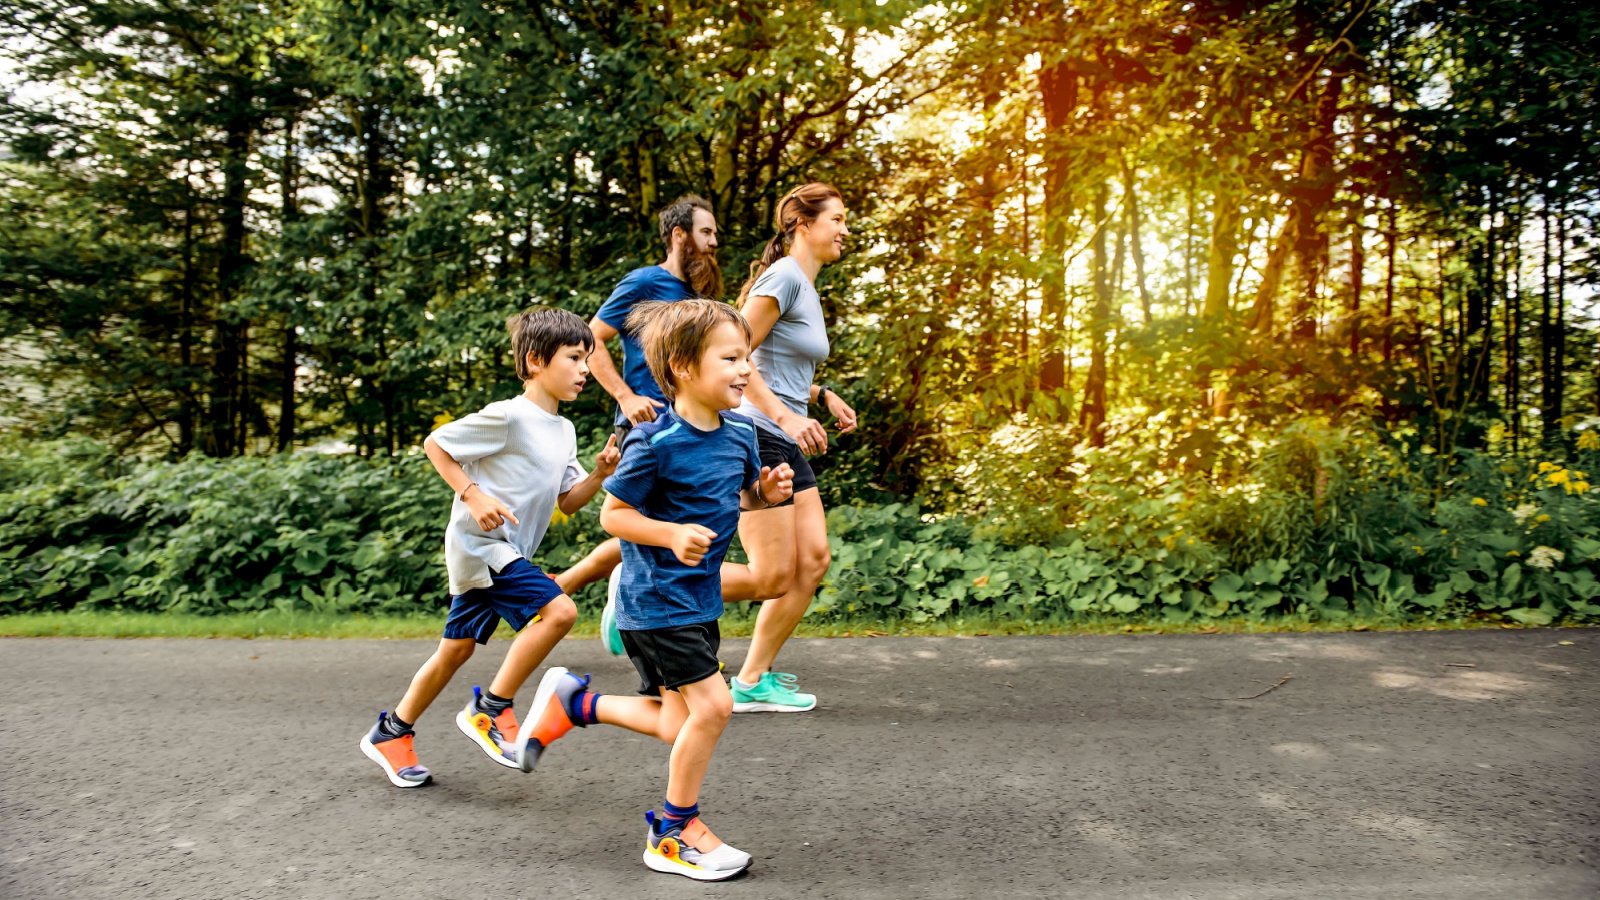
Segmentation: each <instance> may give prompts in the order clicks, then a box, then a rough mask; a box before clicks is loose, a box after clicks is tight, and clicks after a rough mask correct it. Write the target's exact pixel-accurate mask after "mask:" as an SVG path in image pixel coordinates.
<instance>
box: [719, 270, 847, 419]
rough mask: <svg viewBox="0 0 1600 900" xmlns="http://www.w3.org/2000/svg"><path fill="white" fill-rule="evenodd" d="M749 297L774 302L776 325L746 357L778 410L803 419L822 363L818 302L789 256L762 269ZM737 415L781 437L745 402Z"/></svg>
mask: <svg viewBox="0 0 1600 900" xmlns="http://www.w3.org/2000/svg"><path fill="white" fill-rule="evenodd" d="M750 296H752V297H772V298H774V299H775V300H777V301H778V321H777V322H776V323H774V324H773V326H772V331H771V332H769V333H768V334H767V339H766V340H764V341H762V342H761V346H759V347H757V348H756V349H755V352H754V353H752V354H751V359H752V360H753V361H754V362H755V365H756V369H757V371H759V372H760V373H761V378H762V380H763V381H765V382H766V383H767V387H769V388H771V389H772V392H773V393H774V394H777V395H778V399H779V400H782V401H783V405H785V406H787V407H789V408H790V409H791V410H793V411H794V412H796V413H797V414H799V415H802V416H803V415H805V414H806V404H808V403H809V402H810V400H811V383H812V379H813V378H814V377H815V376H816V374H817V365H818V364H819V363H821V362H822V361H823V360H825V359H827V358H828V331H827V328H826V327H825V326H824V325H823V322H822V298H820V297H818V296H817V289H816V287H815V286H814V285H812V283H811V279H809V278H807V277H806V273H805V272H804V271H802V270H801V268H800V264H799V263H797V262H795V261H794V258H793V257H789V256H785V257H784V258H783V259H780V260H778V261H777V262H775V263H773V264H772V265H770V266H768V267H767V270H766V271H765V272H762V273H761V277H759V278H757V279H756V283H755V284H753V285H751V286H750ZM738 412H740V413H742V414H744V415H747V416H749V417H751V418H752V419H754V420H755V422H756V424H757V425H761V426H763V427H765V428H767V430H768V431H773V432H777V433H780V434H781V433H782V431H781V429H779V428H778V426H777V423H776V422H774V421H772V419H770V418H768V417H767V414H766V413H763V412H762V411H761V410H759V409H757V408H756V406H755V404H753V403H751V402H750V398H748V397H746V398H745V400H744V402H743V403H741V404H740V405H739V409H738Z"/></svg>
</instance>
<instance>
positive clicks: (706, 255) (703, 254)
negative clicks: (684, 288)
mask: <svg viewBox="0 0 1600 900" xmlns="http://www.w3.org/2000/svg"><path fill="white" fill-rule="evenodd" d="M684 249H685V250H687V251H688V253H687V255H686V256H685V257H684V260H683V276H684V278H685V280H687V281H688V282H689V287H691V288H693V289H694V292H695V295H696V296H698V297H704V298H706V299H707V300H720V299H722V269H721V268H720V267H718V266H717V254H716V251H714V250H710V251H708V250H701V249H699V248H698V247H695V246H694V245H692V244H691V245H689V246H687V247H685V248H684Z"/></svg>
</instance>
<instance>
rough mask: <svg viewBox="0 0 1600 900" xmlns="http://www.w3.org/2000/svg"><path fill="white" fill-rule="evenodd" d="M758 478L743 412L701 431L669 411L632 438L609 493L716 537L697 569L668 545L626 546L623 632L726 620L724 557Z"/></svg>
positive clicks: (620, 596) (620, 603)
mask: <svg viewBox="0 0 1600 900" xmlns="http://www.w3.org/2000/svg"><path fill="white" fill-rule="evenodd" d="M760 476H761V457H760V456H759V455H758V454H757V452H756V432H755V425H754V424H753V423H752V422H751V421H750V420H749V419H747V418H745V417H744V416H741V415H738V414H737V413H726V412H725V413H723V414H722V426H721V427H720V428H717V429H715V430H713V431H701V430H700V429H698V428H696V427H694V426H693V425H691V424H689V423H688V422H686V421H684V420H683V419H681V418H679V417H678V414H677V411H676V410H674V409H672V408H671V407H670V406H669V407H667V408H666V409H664V410H662V411H661V415H659V416H657V417H656V419H655V421H653V422H645V423H642V424H640V425H637V426H635V427H634V428H633V430H632V431H630V432H628V437H627V438H626V439H625V440H624V441H623V442H622V462H621V463H620V464H619V465H618V466H617V471H616V472H615V473H613V474H612V476H611V477H610V478H607V479H606V481H605V489H606V491H607V492H608V493H610V494H611V495H612V496H613V497H616V498H617V499H618V500H621V501H622V502H623V503H626V504H628V505H629V506H631V507H633V508H634V509H637V510H638V511H639V512H641V513H643V514H644V515H645V516H646V517H648V518H651V519H655V520H657V521H661V522H673V523H675V524H680V525H683V524H694V525H703V526H705V527H706V528H709V529H711V530H712V531H714V532H716V535H717V536H716V539H715V540H713V541H712V542H711V547H710V549H709V550H708V551H707V552H706V556H705V558H704V559H702V560H701V561H700V564H699V565H696V566H686V565H684V564H683V563H681V562H679V561H678V558H677V557H676V556H674V555H673V553H672V551H671V550H670V549H668V548H666V547H645V546H641V545H639V544H634V543H632V542H629V541H623V542H622V583H621V584H620V585H619V586H618V589H617V609H616V614H617V627H618V628H621V629H624V630H626V631H648V630H651V629H655V628H673V627H676V626H679V625H698V624H700V623H702V622H710V621H713V620H715V619H716V618H717V617H719V616H721V615H722V573H721V567H722V557H723V555H724V554H726V553H727V552H728V544H729V542H731V541H732V540H733V534H734V532H735V531H737V530H738V528H739V492H740V491H741V490H743V489H745V488H747V487H749V486H750V485H751V484H752V483H754V482H755V480H756V479H757V478H759V477H760Z"/></svg>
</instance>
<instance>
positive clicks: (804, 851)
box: [0, 630, 1600, 900]
mask: <svg viewBox="0 0 1600 900" xmlns="http://www.w3.org/2000/svg"><path fill="white" fill-rule="evenodd" d="M431 646H432V644H431V642H417V641H234V640H218V641H206V640H136V641H109V640H99V641H96V640H61V639H51V640H0V685H3V686H4V688H3V695H0V696H3V699H0V760H3V766H0V897H4V898H30V900H31V898H47V897H71V898H111V897H115V898H119V900H126V898H147V897H148V898H167V897H181V898H190V897H197V898H209V897H230V898H232V897H273V898H276V897H296V898H301V897H304V898H321V897H394V898H407V897H496V898H499V897H528V898H542V897H558V896H560V897H630V898H631V897H664V898H677V897H685V898H689V897H702V896H707V895H710V896H721V897H738V898H746V897H780V898H789V897H850V898H924V897H926V898H945V897H951V898H953V897H962V898H966V897H1051V898H1057V897H1083V898H1102V897H1104V898H1207V900H1212V898H1218V900H1220V898H1230V900H1231V898H1239V900H1258V898H1261V900H1264V898H1323V897H1329V898H1332V897H1357V898H1399V897H1407V898H1418V897H1420V898H1435V897H1437V898H1447V897H1448V898H1452V900H1461V898H1496V900H1506V898H1537V900H1544V898H1586V900H1587V898H1593V897H1596V896H1600V872H1597V869H1600V777H1597V774H1600V746H1597V738H1600V728H1597V725H1600V703H1597V700H1600V696H1597V695H1600V631H1596V630H1565V631H1549V630H1545V631H1516V632H1489V631H1478V632H1440V633H1409V634H1350V635H1284V636H1238V635H1234V636H1227V635H1215V636H1200V635H1196V636H1169V637H1153V636H1110V637H1088V636H1086V637H1058V638H976V639H920V638H879V639H854V640H806V641H796V642H795V643H794V644H793V645H792V646H791V647H790V648H789V649H787V650H786V651H785V654H784V658H783V660H782V661H783V664H784V667H785V668H787V669H789V670H791V671H794V672H796V673H798V674H800V675H801V677H802V681H803V684H804V686H805V687H806V688H808V689H812V690H814V691H815V692H816V693H818V694H819V695H820V696H821V698H822V702H821V705H820V706H819V708H818V709H817V710H816V711H815V712H813V713H809V714H804V715H788V716H772V715H768V716H749V717H735V719H734V722H733V724H732V725H731V727H730V729H729V731H728V733H727V734H726V735H725V736H724V738H723V740H722V744H721V746H720V747H719V749H718V753H717V759H716V761H715V762H714V764H713V768H712V772H711V776H710V779H709V781H708V784H707V788H706V791H705V795H704V797H703V800H702V806H703V808H704V809H705V810H706V814H707V821H708V822H710V823H711V824H712V826H713V827H714V828H715V829H716V830H717V831H718V832H719V833H720V834H722V835H723V836H724V837H725V838H728V839H729V840H730V841H732V842H733V843H734V844H736V845H737V846H740V847H742V848H744V849H746V850H749V851H750V852H752V853H753V854H754V855H755V857H756V864H755V866H754V867H753V868H752V870H751V871H750V873H749V874H748V875H747V876H746V877H744V878H741V879H739V880H737V881H733V882H727V883H723V884H719V885H702V884H697V883H694V882H690V881H688V880H686V879H682V878H675V877H672V876H667V875H659V874H655V873H652V872H649V871H648V870H646V869H645V868H644V867H643V865H642V864H641V863H640V861H639V854H640V851H641V849H642V842H643V835H644V821H643V818H642V813H643V811H644V809H645V808H647V807H649V806H651V805H654V804H656V803H659V800H660V797H661V793H662V787H663V779H664V776H665V764H666V748H665V746H664V745H661V744H658V743H657V742H655V741H652V740H649V739H646V738H642V737H637V736H635V735H632V734H628V733H624V732H621V731H618V730H616V729H611V728H605V727H591V728H589V729H587V730H583V731H577V730H575V731H574V732H573V733H572V734H571V735H570V736H569V737H567V738H566V739H564V740H562V741H561V742H560V743H558V744H556V745H555V746H554V747H553V748H552V749H551V750H550V751H549V753H548V754H547V755H546V758H545V760H544V761H543V762H542V763H541V765H540V769H539V770H538V771H536V772H535V773H533V774H531V775H522V774H521V773H519V772H515V771H512V770H509V769H503V768H500V767H498V766H495V765H493V764H492V763H490V762H489V761H488V760H485V759H484V758H483V757H482V755H481V753H480V752H479V751H478V750H476V749H475V748H473V747H472V746H471V745H469V744H468V743H467V741H466V739H465V738H464V737H462V736H461V735H460V734H459V733H457V732H456V731H455V728H454V725H453V723H452V722H451V721H450V720H451V716H452V715H453V712H454V708H455V707H456V706H458V705H459V704H460V703H462V702H465V697H466V696H467V695H468V694H469V693H470V689H471V685H472V684H473V683H474V682H475V681H479V682H482V681H484V680H486V679H487V678H488V677H489V676H490V673H491V672H492V670H493V668H494V665H495V663H496V662H498V659H499V649H500V646H499V645H496V644H491V645H490V646H489V648H488V649H487V650H486V651H480V652H479V653H478V655H477V656H476V657H475V658H474V659H473V660H472V661H471V662H470V663H469V664H468V666H467V668H466V669H465V670H464V671H463V673H462V675H461V676H460V677H459V681H458V684H456V685H453V686H452V688H451V691H450V692H449V693H447V695H446V698H444V699H442V700H441V701H440V706H438V707H436V708H435V709H433V710H431V711H430V712H429V714H428V716H426V717H425V718H424V719H423V721H422V723H421V726H420V731H419V737H418V742H417V746H418V751H419V753H420V754H421V755H422V758H423V761H424V762H425V763H426V764H427V765H429V766H430V767H431V768H432V769H433V770H434V772H435V775H436V778H437V782H436V783H435V784H434V785H432V786H430V787H427V788H424V789H421V790H399V789H395V788H392V787H390V786H389V785H388V783H387V782H386V781H385V780H384V779H383V777H382V774H381V773H380V772H379V771H378V769H377V767H376V766H374V765H372V763H370V762H368V761H367V760H366V759H365V758H364V757H362V755H361V754H360V752H359V751H358V750H357V748H356V741H357V738H358V737H360V735H361V734H362V733H364V732H365V730H366V728H367V727H368V726H369V724H370V722H371V718H372V716H373V715H374V714H375V713H376V712H377V710H378V709H379V708H380V707H382V706H386V705H388V704H391V703H393V702H394V699H395V698H396V697H397V696H398V694H399V693H400V692H401V690H402V689H403V688H404V686H405V684H406V682H407V680H408V679H409V677H410V675H411V673H412V672H413V671H414V670H415V668H416V666H417V665H418V664H419V663H421V661H422V660H423V659H424V658H425V657H426V656H427V654H428V653H429V652H430V650H431ZM744 647H745V645H744V643H743V642H739V641H729V642H728V643H727V645H726V647H725V649H724V657H725V658H726V659H728V660H730V661H737V660H738V659H741V658H742V656H743V652H744ZM551 661H552V662H553V663H556V664H561V665H566V666H568V667H570V668H573V669H574V670H577V671H592V672H593V673H594V674H595V683H596V685H597V686H598V687H599V688H600V689H602V690H606V691H629V690H632V689H633V687H634V682H633V680H632V674H631V669H630V667H629V666H628V663H627V662H626V660H621V659H615V658H612V657H609V656H606V655H605V654H604V653H603V651H602V649H601V647H600V645H599V643H598V642H597V641H592V640H588V641H571V642H567V643H565V644H563V645H562V646H560V647H558V648H557V649H556V652H555V654H554V656H553V658H552V660H551ZM1285 676H1292V677H1291V678H1289V680H1287V681H1283V680H1282V679H1283V678H1284V677H1285ZM1275 684H1277V685H1279V686H1278V687H1276V688H1274V689H1272V690H1270V691H1269V692H1267V693H1265V694H1262V695H1261V696H1257V697H1255V698H1254V699H1249V700H1244V699H1227V698H1241V697H1248V696H1251V695H1254V694H1257V693H1259V692H1261V691H1263V690H1266V689H1268V688H1269V687H1272V686H1273V685H1275ZM1218 698H1222V699H1218Z"/></svg>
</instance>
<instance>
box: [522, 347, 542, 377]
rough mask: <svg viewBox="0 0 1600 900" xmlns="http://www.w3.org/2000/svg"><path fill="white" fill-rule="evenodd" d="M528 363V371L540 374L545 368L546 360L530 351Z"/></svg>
mask: <svg viewBox="0 0 1600 900" xmlns="http://www.w3.org/2000/svg"><path fill="white" fill-rule="evenodd" d="M526 362H527V363H528V371H530V372H533V373H534V374H538V372H539V370H540V369H542V368H544V360H542V359H540V358H539V356H538V354H536V353H534V352H533V351H532V350H529V351H528V358H527V360H526Z"/></svg>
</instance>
